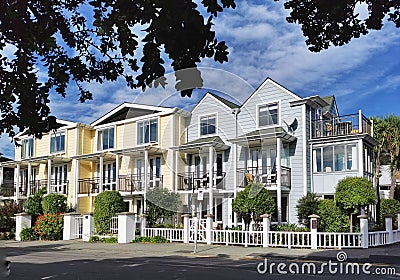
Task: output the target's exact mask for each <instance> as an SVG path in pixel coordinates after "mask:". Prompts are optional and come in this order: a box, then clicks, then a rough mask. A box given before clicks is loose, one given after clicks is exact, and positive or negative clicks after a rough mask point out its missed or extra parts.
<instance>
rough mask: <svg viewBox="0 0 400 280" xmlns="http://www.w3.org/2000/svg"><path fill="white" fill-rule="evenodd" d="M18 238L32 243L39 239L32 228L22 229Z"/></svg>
mask: <svg viewBox="0 0 400 280" xmlns="http://www.w3.org/2000/svg"><path fill="white" fill-rule="evenodd" d="M20 237H21V240H22V241H34V240H38V239H39V236H38V235H37V234H36V232H35V231H34V229H33V228H24V229H23V230H21V233H20Z"/></svg>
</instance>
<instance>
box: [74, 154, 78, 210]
mask: <svg viewBox="0 0 400 280" xmlns="http://www.w3.org/2000/svg"><path fill="white" fill-rule="evenodd" d="M74 161H75V163H74V169H75V174H74V209H75V211H76V212H78V193H79V159H74Z"/></svg>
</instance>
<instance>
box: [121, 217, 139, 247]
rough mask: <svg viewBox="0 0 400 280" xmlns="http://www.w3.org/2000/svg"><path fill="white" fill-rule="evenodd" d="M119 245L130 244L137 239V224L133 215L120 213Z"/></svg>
mask: <svg viewBox="0 0 400 280" xmlns="http://www.w3.org/2000/svg"><path fill="white" fill-rule="evenodd" d="M117 215H118V243H130V242H131V241H132V240H134V239H135V231H136V223H135V216H134V214H133V213H130V212H124V213H118V214H117Z"/></svg>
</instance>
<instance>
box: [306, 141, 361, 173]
mask: <svg viewBox="0 0 400 280" xmlns="http://www.w3.org/2000/svg"><path fill="white" fill-rule="evenodd" d="M351 145H355V146H356V150H357V151H358V149H359V145H358V143H356V142H341V143H329V144H325V145H318V146H313V147H312V149H311V155H312V156H311V160H312V165H311V168H312V173H313V174H325V173H329V174H331V173H343V172H357V171H359V170H360V166H359V164H358V161H359V158H358V157H359V155H358V152H357V153H356V157H357V158H356V160H355V159H354V158H352V162H353V165H354V164H356V168H355V169H347V161H348V158H347V155H348V152H347V151H348V150H347V149H348V146H351ZM336 146H345V150H344V156H345V169H344V170H340V171H335V169H336V166H335V147H336ZM325 147H333V158H332V160H333V166H332V171H325V170H324V169H325V166H324V160H323V158H324V148H325ZM315 149H320V150H321V171H315V167H316V163H315V162H314V150H315Z"/></svg>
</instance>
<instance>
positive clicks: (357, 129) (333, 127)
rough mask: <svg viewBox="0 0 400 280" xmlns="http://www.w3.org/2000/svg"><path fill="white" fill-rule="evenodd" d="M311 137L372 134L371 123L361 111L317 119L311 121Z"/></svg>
mask: <svg viewBox="0 0 400 280" xmlns="http://www.w3.org/2000/svg"><path fill="white" fill-rule="evenodd" d="M311 131H312V135H311V137H312V138H314V139H315V138H321V137H330V136H340V135H351V134H364V133H366V134H369V135H371V136H373V135H372V123H371V121H370V120H369V119H368V118H367V117H365V116H364V115H363V114H361V112H359V113H358V114H351V115H344V116H339V117H334V118H330V119H319V120H313V121H312V122H311Z"/></svg>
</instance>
